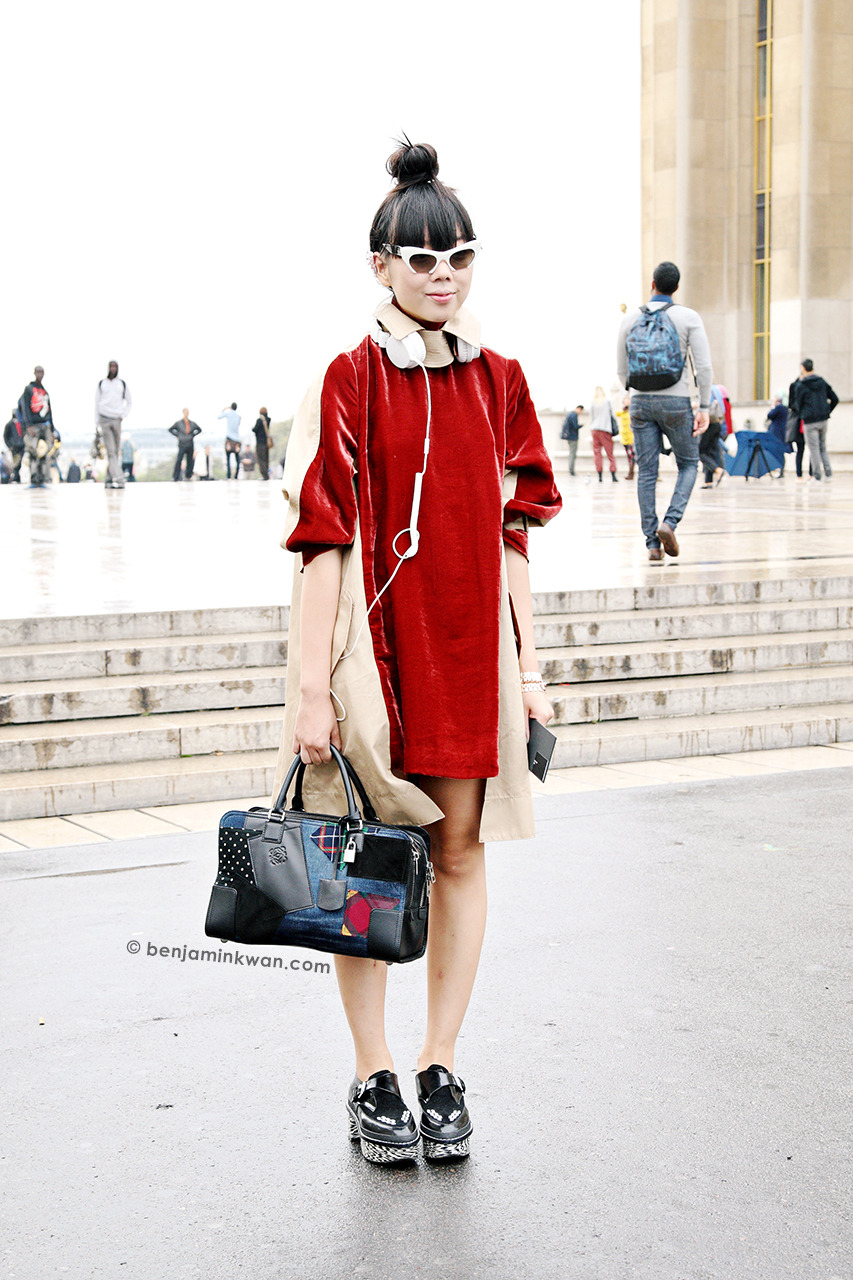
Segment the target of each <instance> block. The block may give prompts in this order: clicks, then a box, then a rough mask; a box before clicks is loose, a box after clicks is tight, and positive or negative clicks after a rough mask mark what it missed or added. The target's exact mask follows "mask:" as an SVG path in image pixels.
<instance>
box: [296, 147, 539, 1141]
mask: <svg viewBox="0 0 853 1280" xmlns="http://www.w3.org/2000/svg"><path fill="white" fill-rule="evenodd" d="M388 169H389V172H390V173H391V175H392V177H393V178H394V179H395V180H396V183H395V186H394V187H393V188H392V190H391V191H390V192H389V194H388V195H387V196H386V198H385V199H384V201H383V202H382V204H381V206H380V208H379V210H378V212H377V214H376V217H375V218H374V221H373V226H372V228H371V232H370V260H371V264H372V267H373V271H374V273H375V275H376V279H377V280H378V282H379V283H380V284H381V285H383V286H384V287H385V288H387V289H388V290H389V295H388V298H387V300H386V301H384V302H382V303H381V304H380V306H379V307H378V308H377V311H376V312H375V317H374V321H373V326H372V329H371V333H370V335H369V336H368V337H366V338H364V339H362V341H361V342H360V343H358V345H357V346H356V347H354V348H353V349H352V350H350V351H347V352H344V353H343V354H341V355H339V356H338V357H337V358H336V359H335V360H333V361H332V363H331V364H330V365H329V366H328V368H327V369H326V371H325V373H324V374H323V375H322V376H321V377H320V378H319V379H318V381H317V382H316V383H315V385H314V386H313V387H312V389H311V390H310V391H309V393H308V395H307V396H306V399H305V401H304V402H303V404H302V406H301V407H300V410H299V412H298V413H297V416H296V418H295V420H294V425H293V430H292V434H291V438H290V442H289V444H288V451H287V460H286V464H285V475H284V492H285V495H286V497H287V499H288V503H289V518H288V525H287V532H286V536H285V545H286V546H287V547H288V549H289V550H291V551H294V552H296V553H298V554H297V562H296V571H295V574H294V582H295V585H294V597H293V603H292V608H291V632H290V642H289V643H290V650H289V661H288V674H287V692H286V717H285V728H284V737H283V739H282V753H281V759H280V762H279V781H280V780H281V778H282V777H283V773H284V770H285V769H286V767H287V765H288V764H289V763H290V761H291V760H292V758H293V756H292V753H293V752H294V751H300V752H301V755H302V759H303V760H304V761H305V762H306V763H311V764H313V765H321V764H323V763H324V762H327V761H329V759H330V751H329V743H330V742H332V743H334V744H335V745H336V746H338V747H340V748H341V749H342V750H343V751H344V753H345V754H346V755H347V756H348V757H349V758H350V759H351V760H352V763H353V765H354V766H355V768H356V770H357V771H358V773H359V775H360V776H361V777H362V780H363V781H364V783H365V786H366V788H367V791H368V794H369V795H370V796H371V799H372V800H373V803H374V805H375V806H376V808H377V810H378V812H379V815H380V817H381V818H383V819H384V820H386V821H389V822H410V823H411V822H414V823H419V824H427V825H428V830H429V834H430V840H431V848H432V853H431V857H432V861H433V865H434V870H435V884H434V886H433V888H432V896H431V906H430V925H429V945H428V950H427V988H428V994H427V1025H426V1034H425V1039H424V1044H423V1048H422V1051H421V1054H420V1057H419V1060H418V1074H417V1079H416V1088H417V1096H418V1101H419V1103H420V1106H421V1112H422V1115H421V1121H420V1126H417V1125H416V1123H415V1121H414V1119H413V1117H412V1114H411V1112H410V1111H409V1109H408V1107H407V1106H406V1103H405V1101H404V1100H403V1098H402V1096H401V1094H400V1088H399V1082H398V1080H397V1076H396V1074H395V1071H394V1062H393V1059H392V1056H391V1052H390V1050H389V1048H388V1044H387V1041H386V1038H385V1025H384V1006H385V984H386V976H387V966H386V965H385V964H383V963H378V962H374V961H372V960H365V959H360V958H355V957H342V956H338V957H336V960H335V967H336V972H337V978H338V985H339V988H340V992H341V998H342V1000H343V1005H344V1010H345V1013H346V1016H347V1020H348V1022H349V1026H350V1030H351V1032H352V1037H353V1042H354V1046H355V1057H356V1062H355V1067H356V1075H355V1079H354V1080H353V1082H352V1085H351V1086H350V1089H349V1093H348V1097H347V1112H348V1118H349V1124H350V1133H351V1136H352V1137H353V1138H359V1139H360V1140H361V1150H362V1153H363V1154H364V1155H365V1157H366V1158H367V1159H371V1160H376V1161H379V1162H383V1163H385V1162H388V1161H395V1160H403V1159H411V1158H412V1157H413V1154H414V1151H415V1148H416V1147H417V1143H418V1139H419V1129H420V1136H422V1137H423V1141H424V1154H425V1155H427V1156H428V1157H430V1158H434V1159H443V1158H449V1157H454V1156H464V1155H467V1154H468V1150H469V1140H470V1134H471V1131H472V1123H471V1119H470V1116H469V1113H468V1109H467V1107H466V1105H465V1093H464V1089H465V1086H464V1083H463V1082H462V1081H461V1080H460V1079H459V1077H458V1076H456V1075H454V1074H453V1071H454V1048H455V1043H456V1037H457V1035H458V1033H459V1029H460V1026H461V1024H462V1019H463V1017H464V1015H465V1011H466V1008H467V1006H468V1001H469V998H470V995H471V990H472V987H473V984H474V978H475V975H476V972H477V964H478V960H479V955H480V947H481V943H482V939H483V931H484V927H485V917H486V880H485V859H484V849H483V843H482V842H483V840H484V839H486V838H488V839H513V838H522V837H525V836H529V835H530V834H531V833H532V822H531V805H530V796H529V780H528V776H527V761H526V736H527V727H526V726H527V718H528V717H530V716H532V717H535V718H536V719H537V720H539V721H541V722H542V723H543V724H545V723H547V722H548V721H549V720H550V719H551V717H552V714H553V713H552V708H551V705H550V703H549V702H548V700H547V698H546V697H545V686H544V683H543V681H542V679H541V677H540V676H539V674H538V671H537V664H536V654H535V649H534V642H533V617H532V604H531V597H530V586H529V580H528V574H527V560H526V552H527V527H528V525H529V524H533V525H538V524H543V523H544V522H545V521H547V520H549V519H550V518H551V517H552V516H554V515H556V514H557V512H558V510H559V508H560V497H559V494H558V493H557V490H556V488H555V485H554V480H553V475H552V473H551V466H550V462H549V460H548V456H547V454H546V452H545V449H544V446H543V443H542V434H541V430H540V427H539V423H538V421H537V418H536V415H535V412H534V410H533V406H532V404H531V402H530V397H529V395H528V391H527V386H526V383H525V381H524V376H523V374H522V372H521V369H520V368H519V366H518V364H517V363H516V362H515V361H513V360H507V359H504V358H503V357H502V356H499V355H497V354H496V353H495V352H494V351H491V350H489V349H488V348H481V347H480V339H479V325H478V324H477V322H476V321H475V320H474V319H473V318H472V317H471V316H470V315H469V314H468V313H467V312H466V311H465V310H464V309H463V304H464V302H465V300H466V298H467V295H468V291H469V289H470V287H471V280H472V275H473V267H474V259H475V257H476V254H477V251H478V249H479V244H478V242H477V241H476V239H475V237H474V229H473V227H472V225H471V219H470V217H469V215H468V213H467V211H466V210H465V208H464V206H463V205H462V203H461V201H460V200H459V199H458V197H457V196H456V194H455V192H454V191H453V190H451V189H450V188H448V187H445V186H444V185H443V184H442V183H441V182H440V181H439V180H438V161H437V158H436V153H435V151H434V150H433V148H432V147H430V146H426V145H416V146H413V145H412V144H410V143H406V144H405V145H403V146H401V147H400V149H399V150H398V151H396V152H395V153H394V154H393V155H392V156H391V158H390V160H389V161H388ZM418 498H419V499H420V501H419V503H418ZM510 594H511V596H512V605H513V609H514V614H513V609H511V607H510V600H509V596H510ZM513 616H514V618H515V621H516V623H517V627H518V635H519V637H520V641H519V644H520V648H516V642H515V636H514V631H513ZM368 624H369V625H368ZM337 785H338V780H337V770H336V769H335V768H334V766H332V767H331V768H324V769H320V768H314V769H308V771H307V774H306V789H307V788H308V787H309V786H310V787H311V788H312V793H311V795H310V797H309V798H306V804H307V805H308V806H309V808H310V809H311V810H312V811H314V812H319V813H322V812H327V813H328V812H332V811H338V812H340V811H341V804H342V792H341V791H337V792H333V791H332V788H334V787H335V786H337ZM333 794H334V795H335V796H336V798H337V803H335V802H334V801H333V800H332V799H331V798H330V797H331V796H332V795H333ZM332 805H334V808H332V807H331V806H332Z"/></svg>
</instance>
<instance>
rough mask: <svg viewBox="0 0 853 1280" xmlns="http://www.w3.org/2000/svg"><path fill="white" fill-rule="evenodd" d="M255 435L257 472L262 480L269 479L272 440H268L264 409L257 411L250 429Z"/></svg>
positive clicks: (267, 421) (268, 426)
mask: <svg viewBox="0 0 853 1280" xmlns="http://www.w3.org/2000/svg"><path fill="white" fill-rule="evenodd" d="M252 430H253V431H254V433H255V441H256V444H255V453H256V454H257V458H258V470H259V471H260V473H261V479H262V480H269V478H270V446H271V445H272V439H271V438H270V416H269V414H268V413H267V411H266V409H260V410H259V411H258V420H257V422H256V423H255V425H254V426H253V427H252Z"/></svg>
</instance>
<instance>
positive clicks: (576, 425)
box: [560, 404, 583, 476]
mask: <svg viewBox="0 0 853 1280" xmlns="http://www.w3.org/2000/svg"><path fill="white" fill-rule="evenodd" d="M579 413H583V405H582V404H578V405H575V407H574V409H570V410H569V412H568V413H567V414H566V418H565V421H564V423H563V426H562V430H561V431H560V439H561V440H565V441H566V443H567V444H568V446H569V475H570V476H573V475H574V474H575V459H576V458H577V456H578V433H579V431H580V429H581V423H580V420H579V418H578V414H579Z"/></svg>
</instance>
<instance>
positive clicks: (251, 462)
mask: <svg viewBox="0 0 853 1280" xmlns="http://www.w3.org/2000/svg"><path fill="white" fill-rule="evenodd" d="M240 466H241V467H242V468H243V478H244V479H248V477H249V476H251V474H252V472H253V471H254V469H255V455H254V453H253V452H252V450H251V447H250V446H249V445H248V444H247V445H245V446H244V448H243V452H242V453H241V454H240Z"/></svg>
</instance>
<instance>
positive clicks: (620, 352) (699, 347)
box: [616, 302, 714, 409]
mask: <svg viewBox="0 0 853 1280" xmlns="http://www.w3.org/2000/svg"><path fill="white" fill-rule="evenodd" d="M647 305H648V306H649V308H650V309H651V310H652V311H657V310H658V308H659V307H662V306H664V305H665V304H664V303H663V302H649V303H648V304H647ZM640 314H641V312H640V310H639V308H637V310H636V311H631V312H630V313H629V314H628V315H626V316H625V317H624V319H623V321H622V323H621V325H620V326H619V338H618V341H617V343H616V372H617V373H618V375H619V381H620V382H621V383H622V385H623V387H624V385H625V381H626V379H627V377H628V352H627V350H626V347H625V336H626V334H627V333H628V330H629V329H630V328H631V325H632V324H633V323H634V321H635V320H638V319H639V318H640ZM666 314H667V315H668V316H669V318H670V320H671V321H672V323H673V324H674V325H675V330H676V333H677V334H678V340H679V342H680V343H681V354H682V355H683V356H684V371H683V372H682V374H681V377H680V378H679V380H678V382H676V383H675V384H674V385H673V386H671V387H664V388H663V389H662V390H660V391H635V392H634V395H635V396H636V395H654V396H687V397H688V398H689V397H690V394H691V392H692V390H693V384H692V379H691V377H690V365H689V362H688V360H687V352H688V349H689V351H690V355H691V357H692V360H693V367H694V369H695V371H696V385H697V386H698V388H699V406H700V408H702V409H707V408H708V406H709V405H710V403H711V383H712V382H713V381H714V372H713V370H712V368H711V350H710V347H709V346H708V335H707V334H706V332H705V326H704V325H703V323H702V319H701V317H700V315H699V313H698V311H692V310H691V309H690V307H682V306H681V305H680V304H679V303H677V302H676V303H675V304H674V306H671V307H670V308H669V310H668V311H667V313H666Z"/></svg>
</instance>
